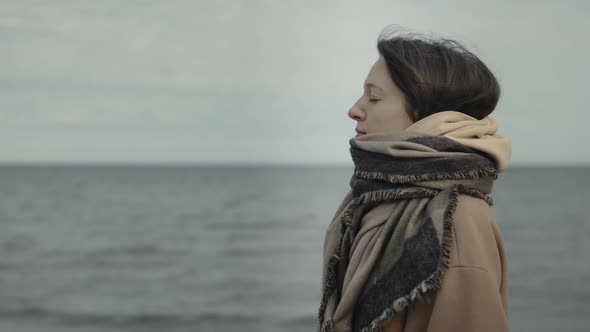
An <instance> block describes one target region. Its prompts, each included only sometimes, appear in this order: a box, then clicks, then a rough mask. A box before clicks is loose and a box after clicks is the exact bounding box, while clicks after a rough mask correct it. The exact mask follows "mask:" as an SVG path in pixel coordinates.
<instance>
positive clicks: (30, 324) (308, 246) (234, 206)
mask: <svg viewBox="0 0 590 332" xmlns="http://www.w3.org/2000/svg"><path fill="white" fill-rule="evenodd" d="M351 172H352V168H348V167H342V168H331V167H220V166H214V167H197V166H3V167H0V183H1V185H0V331H11V332H24V331H44V332H52V331H122V332H132V331H142V332H145V331H261V332H266V331H313V329H314V327H315V320H316V316H317V309H318V304H319V299H320V278H321V275H320V273H321V254H322V241H323V232H324V229H325V227H326V225H327V222H328V221H329V219H330V218H331V216H332V214H333V212H334V211H335V209H336V207H337V205H338V203H340V201H341V199H342V198H343V196H344V194H345V193H346V191H347V189H348V180H349V178H350V175H351ZM589 188H590V168H518V167H513V168H511V169H509V170H508V171H507V172H505V173H502V174H501V175H500V178H499V179H498V180H497V182H496V185H495V188H494V192H493V194H492V197H493V199H494V203H495V205H494V207H493V209H494V213H495V215H496V217H497V222H498V224H499V225H500V229H501V231H502V233H503V235H504V239H505V242H506V247H507V250H508V256H509V269H510V275H509V282H510V321H511V325H512V329H513V331H523V332H524V331H535V332H542V331H552V332H553V331H562V332H566V331H571V332H573V331H589V330H590V241H588V239H590V209H589V203H588V194H589V193H590V189H589Z"/></svg>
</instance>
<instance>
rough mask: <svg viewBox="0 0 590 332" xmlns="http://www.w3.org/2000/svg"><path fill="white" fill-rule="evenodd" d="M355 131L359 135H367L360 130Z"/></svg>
mask: <svg viewBox="0 0 590 332" xmlns="http://www.w3.org/2000/svg"><path fill="white" fill-rule="evenodd" d="M354 130H355V131H356V133H357V134H360V135H364V134H366V133H365V132H364V131H361V130H358V129H356V128H355V129H354Z"/></svg>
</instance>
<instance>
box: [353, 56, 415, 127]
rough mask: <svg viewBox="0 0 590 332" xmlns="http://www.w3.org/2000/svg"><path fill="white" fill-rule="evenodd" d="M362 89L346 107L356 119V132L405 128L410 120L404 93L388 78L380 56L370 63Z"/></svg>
mask: <svg viewBox="0 0 590 332" xmlns="http://www.w3.org/2000/svg"><path fill="white" fill-rule="evenodd" d="M363 89H364V92H363V95H362V96H361V97H360V98H359V99H358V100H357V101H356V102H355V103H354V105H352V107H351V108H350V110H349V111H348V116H349V117H350V118H351V119H353V120H355V121H356V122H357V124H356V131H357V135H356V136H360V135H363V134H371V133H376V132H382V131H389V130H404V129H405V128H407V127H408V126H410V125H411V124H412V119H411V118H410V116H409V115H408V114H407V113H406V109H405V106H404V102H405V96H404V93H403V92H402V91H401V90H400V89H399V88H398V87H397V86H396V85H395V83H394V82H393V80H392V79H391V76H390V75H389V70H388V69H387V65H386V63H385V59H383V57H382V56H380V57H379V59H378V60H377V61H376V62H375V64H374V65H373V67H371V70H370V71H369V74H368V75H367V78H366V79H365V82H364V86H363Z"/></svg>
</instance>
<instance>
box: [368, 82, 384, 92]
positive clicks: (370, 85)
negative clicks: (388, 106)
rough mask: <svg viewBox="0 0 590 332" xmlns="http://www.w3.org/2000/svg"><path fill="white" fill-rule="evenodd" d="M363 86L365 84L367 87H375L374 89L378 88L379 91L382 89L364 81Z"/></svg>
mask: <svg viewBox="0 0 590 332" xmlns="http://www.w3.org/2000/svg"><path fill="white" fill-rule="evenodd" d="M365 86H366V87H367V88H375V89H378V90H380V91H381V92H383V89H381V88H380V87H378V86H376V85H375V84H373V83H365Z"/></svg>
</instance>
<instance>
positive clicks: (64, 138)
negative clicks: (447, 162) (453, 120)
mask: <svg viewBox="0 0 590 332" xmlns="http://www.w3.org/2000/svg"><path fill="white" fill-rule="evenodd" d="M589 15H590V2H588V1H531V2H528V3H527V2H524V1H518V2H517V1H505V2H500V1H486V2H484V1H461V2H459V1H450V2H444V1H407V2H405V1H391V0H389V1H350V2H346V1H317V0H315V1H302V0H298V1H258V0H253V1H170V0H167V1H120V0H117V1H105V0H101V1H90V0H88V1H79V0H75V1H74V0H73V1H25V0H19V1H1V2H0V66H1V67H0V68H1V70H0V135H1V137H0V138H1V141H2V148H1V149H0V162H70V161H71V162H94V161H96V162H248V163H251V162H280V163H290V162H294V163H342V164H350V163H351V159H350V155H349V151H348V148H349V145H348V140H349V139H350V138H351V137H353V136H354V134H355V133H354V128H355V122H354V121H352V120H351V119H350V118H348V116H347V111H348V109H349V108H350V106H351V105H352V103H353V102H354V101H355V100H356V99H357V98H358V97H359V95H360V94H361V93H362V84H363V81H364V79H365V77H366V75H367V73H368V71H369V69H370V67H371V65H372V64H373V63H374V61H375V60H376V59H377V56H378V54H377V50H376V40H377V37H378V35H379V32H380V31H381V29H383V28H384V27H386V26H387V25H390V24H398V25H400V26H402V27H404V28H406V29H407V30H410V31H414V32H420V33H428V34H435V35H436V36H441V37H446V38H453V39H457V40H459V41H461V42H463V43H464V45H466V46H467V47H468V48H469V49H470V50H472V51H473V52H474V53H476V54H477V55H478V56H479V57H480V58H481V59H482V60H483V61H484V62H485V63H486V64H487V65H488V66H489V67H490V68H491V69H492V71H494V73H495V74H496V75H497V77H498V79H499V81H500V84H501V86H502V89H503V90H502V97H501V99H500V102H499V104H498V107H497V108H496V110H495V111H494V113H493V114H492V116H493V117H495V118H496V119H497V120H498V123H499V133H502V134H504V135H507V136H509V137H511V138H512V142H513V152H512V155H513V159H512V164H524V163H527V164H529V163H535V164H557V163H590V148H589V147H588V145H587V144H588V143H589V142H590V134H589V130H588V127H586V125H587V124H588V120H590V114H589V112H590V110H589V108H588V106H587V103H585V102H586V101H587V99H588V97H589V93H588V87H589V86H590V85H589V84H588V79H589V77H590V66H589V65H588V59H590V44H589V43H588V36H587V32H588V31H590V20H589V19H588V17H589Z"/></svg>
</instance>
